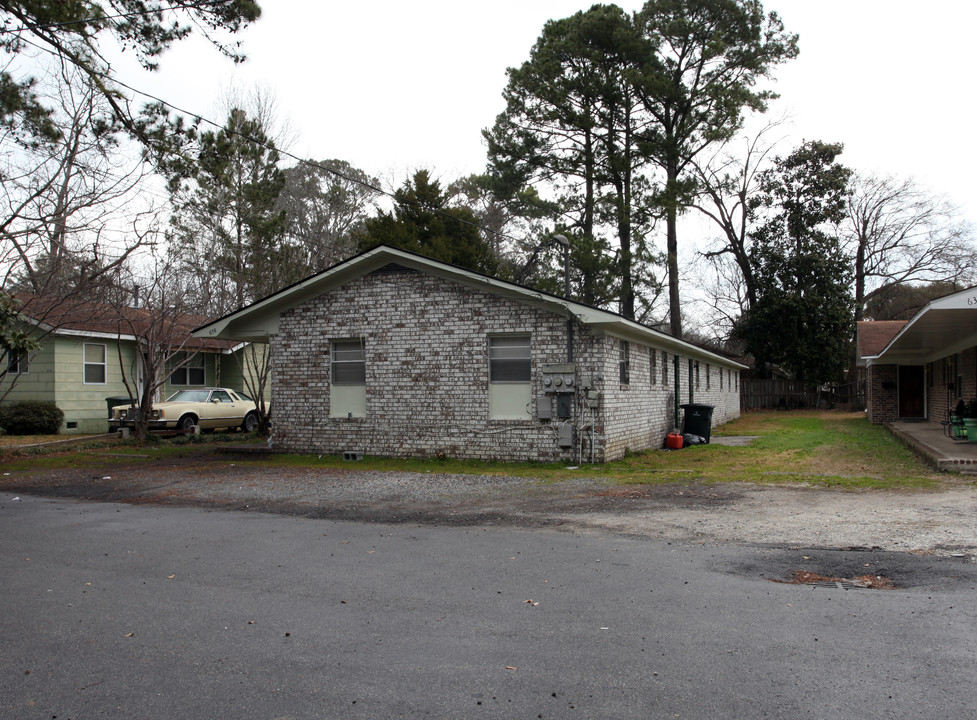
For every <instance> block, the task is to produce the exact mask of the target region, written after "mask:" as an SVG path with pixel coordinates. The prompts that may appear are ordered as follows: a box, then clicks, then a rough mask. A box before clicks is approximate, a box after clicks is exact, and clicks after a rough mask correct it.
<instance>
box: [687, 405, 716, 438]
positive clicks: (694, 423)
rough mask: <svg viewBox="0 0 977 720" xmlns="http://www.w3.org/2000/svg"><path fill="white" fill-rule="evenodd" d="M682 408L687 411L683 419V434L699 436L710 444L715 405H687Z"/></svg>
mask: <svg viewBox="0 0 977 720" xmlns="http://www.w3.org/2000/svg"><path fill="white" fill-rule="evenodd" d="M681 408H682V409H683V410H684V411H685V416H684V417H683V419H682V434H683V435H685V434H686V433H688V434H690V435H698V436H699V437H701V438H702V439H703V440H705V441H706V442H709V436H710V435H711V434H712V411H713V408H715V405H700V404H699V403H686V404H685V405H682V406H681Z"/></svg>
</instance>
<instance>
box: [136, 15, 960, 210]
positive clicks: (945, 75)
mask: <svg viewBox="0 0 977 720" xmlns="http://www.w3.org/2000/svg"><path fill="white" fill-rule="evenodd" d="M261 4H262V8H263V15H262V18H261V20H259V22H258V23H257V24H256V25H255V26H253V27H252V28H250V29H249V30H248V31H246V32H245V33H244V34H243V38H242V39H243V40H244V46H245V51H246V52H247V54H248V56H249V60H248V62H247V63H246V64H245V65H243V66H238V67H234V66H232V65H231V63H230V62H229V61H227V60H224V59H222V58H220V57H219V56H218V55H217V53H216V52H215V51H213V50H209V49H206V48H204V47H202V43H197V42H195V43H189V44H185V46H184V47H180V48H176V49H174V50H173V51H171V52H170V53H168V54H167V55H166V56H165V57H164V58H163V62H162V67H163V70H162V72H160V73H156V74H153V75H128V74H127V75H126V77H127V80H129V81H130V82H131V83H132V84H133V85H134V86H135V87H138V88H140V89H145V90H146V91H148V92H151V93H153V94H156V95H158V96H160V97H161V98H163V99H165V100H167V101H170V102H172V103H173V104H175V105H177V106H179V107H181V108H183V109H185V110H188V111H192V112H195V113H198V114H201V115H204V116H207V117H209V118H212V119H214V120H221V119H222V118H221V117H220V111H219V105H218V103H217V98H218V96H219V95H220V94H221V93H222V92H224V91H225V90H226V88H228V87H230V86H236V87H240V88H244V89H247V88H250V87H253V86H255V85H260V86H263V87H265V88H267V89H270V90H271V91H272V92H273V93H274V95H275V96H276V97H277V101H278V105H279V110H280V113H281V115H282V116H283V117H287V118H288V119H289V121H290V123H291V125H292V128H293V130H294V133H295V136H296V139H295V142H294V143H293V145H292V148H291V149H292V151H293V152H295V153H296V154H298V155H300V156H304V157H311V158H314V159H328V158H338V159H342V160H346V161H348V162H350V163H352V164H353V165H354V166H357V167H359V168H361V169H363V170H366V171H367V172H370V173H372V174H376V175H379V176H380V177H381V178H382V179H385V180H393V181H395V182H398V183H399V182H401V181H403V179H404V178H405V177H406V176H407V175H408V173H409V172H411V171H413V170H414V169H417V168H422V167H424V168H432V169H434V170H435V172H436V174H437V175H439V176H440V177H441V178H442V179H444V180H451V179H454V178H455V177H458V176H460V175H463V174H468V173H473V172H479V171H481V170H482V169H483V168H484V162H485V148H484V146H483V144H482V139H481V135H480V131H481V129H483V128H485V127H488V126H490V125H491V124H492V123H493V121H494V118H495V116H496V114H498V113H499V112H500V111H501V110H502V100H501V93H502V89H503V88H504V86H505V83H506V75H505V71H506V68H507V67H510V66H514V65H519V64H521V63H522V62H523V61H525V60H526V59H527V58H528V55H529V50H530V48H531V47H532V45H533V43H534V42H535V40H536V39H537V38H538V36H539V34H540V31H541V29H542V27H543V25H544V23H545V22H546V21H547V20H548V19H551V18H560V17H566V16H569V15H572V14H573V13H574V12H576V11H578V10H582V9H586V8H587V7H589V5H590V4H589V3H587V2H585V1H584V0H496V1H495V2H492V3H464V2H458V0H450V1H449V0H416V1H415V2H411V3H407V2H403V0H366V1H364V2H360V3H332V2H318V1H315V0H274V1H272V0H265V1H264V2H262V3H261ZM620 4H621V6H622V7H624V8H625V9H626V10H635V9H637V8H638V7H639V6H640V3H639V2H622V3H620ZM765 7H766V9H767V10H768V11H770V10H774V11H777V12H778V13H780V15H781V18H782V19H783V21H784V23H785V26H786V29H787V30H789V31H791V32H796V33H798V34H799V35H800V48H801V53H800V56H799V57H798V58H797V59H796V60H794V61H792V62H789V63H787V64H785V65H783V66H780V67H779V68H778V69H777V70H776V77H777V82H776V85H775V89H776V90H777V91H778V92H779V93H780V94H781V96H782V97H781V99H780V100H778V101H777V102H776V103H774V105H773V106H772V107H771V110H770V112H769V113H768V115H770V116H779V115H782V114H784V113H788V114H789V115H790V117H791V118H792V125H791V126H789V128H788V131H787V132H789V134H790V136H791V137H790V138H789V139H788V140H787V143H786V145H785V148H787V149H788V150H789V149H790V148H791V147H793V146H794V145H796V144H798V143H799V142H800V141H801V140H802V139H821V140H825V141H838V142H843V143H844V144H845V148H846V149H845V154H844V157H843V158H842V160H843V161H844V162H846V163H847V164H848V165H850V166H852V167H854V168H856V169H858V170H863V171H882V172H885V173H890V174H894V175H897V176H900V177H903V176H913V177H915V178H917V179H918V180H920V181H922V182H923V183H924V184H925V185H927V186H928V187H930V188H931V189H932V190H933V191H935V192H939V193H945V194H947V195H948V196H950V197H951V199H953V200H954V201H955V202H956V203H957V204H959V205H961V206H963V208H964V212H965V215H966V216H968V217H970V218H971V219H977V199H975V197H977V196H975V193H977V180H974V178H973V177H972V172H973V168H974V167H975V165H977V163H975V159H977V158H975V152H974V142H973V139H972V137H971V132H972V131H971V127H970V126H971V125H972V117H973V114H972V112H971V111H972V108H973V105H974V102H973V100H972V99H971V95H972V93H971V87H972V83H971V82H970V81H969V74H970V71H971V69H972V66H973V61H972V51H971V50H970V41H971V34H972V30H973V28H974V27H975V26H977V3H973V2H970V1H969V0H931V1H930V2H928V3H922V4H921V3H919V2H918V1H917V2H908V1H904V0H769V1H768V2H766V3H765Z"/></svg>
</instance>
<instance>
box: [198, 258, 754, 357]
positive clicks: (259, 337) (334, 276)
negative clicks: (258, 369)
mask: <svg viewBox="0 0 977 720" xmlns="http://www.w3.org/2000/svg"><path fill="white" fill-rule="evenodd" d="M389 265H395V266H400V267H405V268H409V269H413V270H417V271H419V272H423V273H426V274H428V275H432V276H435V277H440V278H443V279H446V280H450V281H452V282H456V283H458V284H461V285H465V286H467V287H472V288H476V289H479V290H482V291H484V292H488V293H491V294H493V295H497V296H501V297H506V298H511V299H514V300H518V301H520V302H523V303H526V304H528V305H532V306H534V307H538V308H541V309H544V310H549V311H551V312H554V313H557V314H561V315H562V314H565V313H567V312H568V311H569V312H570V313H572V314H573V315H574V316H575V317H576V318H577V320H578V321H579V322H581V323H583V324H584V325H589V326H591V327H593V328H595V329H598V330H601V331H604V332H607V333H609V334H612V335H615V336H617V337H620V338H622V339H625V340H633V341H636V342H642V343H646V344H652V345H654V346H655V347H657V348H661V349H663V350H668V351H670V352H672V353H673V354H685V355H693V356H695V357H699V358H703V359H707V360H709V361H710V362H715V363H716V364H719V365H724V366H727V367H733V368H743V367H744V366H743V365H741V364H740V363H738V362H735V361H734V360H730V359H729V358H727V357H723V356H722V355H719V354H717V353H715V352H712V351H710V350H706V349H704V348H701V347H699V346H697V345H694V344H692V343H688V342H685V341H684V340H679V339H678V338H674V337H672V336H671V335H667V334H665V333H663V332H661V331H659V330H655V329H653V328H650V327H648V326H646V325H642V324H640V323H637V322H635V321H634V320H628V319H627V318H625V317H623V316H621V315H618V314H616V313H612V312H608V311H606V310H600V309H598V308H594V307H590V306H588V305H582V304H580V303H576V302H573V301H570V300H566V299H565V298H561V297H558V296H556V295H550V294H549V293H545V292H542V291H540V290H536V289H534V288H528V287H525V286H522V285H517V284H515V283H511V282H508V281H506V280H500V279H499V278H494V277H491V276H489V275H484V274H482V273H478V272H474V271H472V270H466V269H464V268H460V267H457V266H455V265H449V264H447V263H443V262H440V261H437V260H432V259H431V258H427V257H424V256H423V255H418V254H416V253H412V252H409V251H407V250H401V249H399V248H392V247H389V246H387V245H380V246H378V247H375V248H373V249H372V250H367V251H366V252H363V253H360V254H359V255H356V256H354V257H352V258H350V259H349V260H345V261H343V262H341V263H338V264H337V265H333V266H332V267H331V268H328V269H326V270H323V271H322V272H320V273H317V274H315V275H312V276H311V277H308V278H306V279H305V280H302V281H300V282H298V283H296V284H294V285H291V286H289V287H287V288H285V289H283V290H281V291H279V292H277V293H275V294H273V295H269V296H268V297H266V298H264V299H262V300H258V301H256V302H254V303H252V304H251V305H249V306H248V307H245V308H242V309H241V310H238V311H237V312H233V313H231V314H229V315H225V316H224V317H222V318H219V319H218V320H215V321H213V322H211V323H208V324H206V325H203V326H201V327H199V328H197V329H196V330H195V331H194V335H196V336H198V337H205V338H222V339H225V340H239V341H250V342H267V340H268V338H269V336H271V335H274V334H275V333H277V332H278V319H279V316H280V315H281V313H283V312H285V311H286V310H289V309H291V308H294V307H297V306H299V305H302V304H303V303H306V302H308V301H310V300H312V299H313V298H316V297H318V296H320V295H322V294H324V293H326V292H329V291H330V290H333V289H335V288H338V287H341V286H343V285H345V284H347V283H349V282H351V281H353V280H355V279H357V278H360V277H363V276H364V275H367V274H369V273H371V272H375V271H377V270H381V269H383V268H386V267H387V266H389Z"/></svg>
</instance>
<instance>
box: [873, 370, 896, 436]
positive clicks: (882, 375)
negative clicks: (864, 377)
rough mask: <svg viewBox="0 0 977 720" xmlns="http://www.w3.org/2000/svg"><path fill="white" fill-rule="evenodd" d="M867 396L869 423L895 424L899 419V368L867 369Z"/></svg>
mask: <svg viewBox="0 0 977 720" xmlns="http://www.w3.org/2000/svg"><path fill="white" fill-rule="evenodd" d="M867 394H868V403H867V404H868V419H869V422H873V423H876V424H878V423H884V422H896V421H897V420H898V419H899V366H898V365H872V366H871V367H869V369H868V383H867Z"/></svg>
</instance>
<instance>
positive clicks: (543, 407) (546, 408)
mask: <svg viewBox="0 0 977 720" xmlns="http://www.w3.org/2000/svg"><path fill="white" fill-rule="evenodd" d="M536 419H537V420H552V419H553V398H551V397H550V396H549V395H539V396H538V397H537V398H536Z"/></svg>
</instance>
